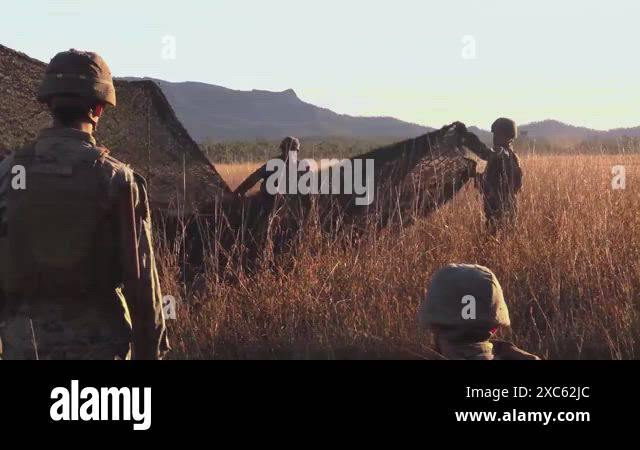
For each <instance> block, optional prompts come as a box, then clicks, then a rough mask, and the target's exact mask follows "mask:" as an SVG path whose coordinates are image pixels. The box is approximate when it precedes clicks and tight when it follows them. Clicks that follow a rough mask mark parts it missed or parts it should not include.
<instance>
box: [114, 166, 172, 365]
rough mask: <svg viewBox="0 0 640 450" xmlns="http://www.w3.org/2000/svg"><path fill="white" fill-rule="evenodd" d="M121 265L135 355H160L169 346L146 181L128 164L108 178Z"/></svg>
mask: <svg viewBox="0 0 640 450" xmlns="http://www.w3.org/2000/svg"><path fill="white" fill-rule="evenodd" d="M110 186H111V192H112V195H113V196H114V200H115V205H116V209H117V217H118V219H119V223H120V227H119V228H120V231H119V241H120V242H119V244H120V254H121V263H122V269H123V282H124V295H125V299H126V302H127V307H128V309H129V312H130V315H131V322H132V332H133V336H132V344H133V358H134V359H160V358H162V356H163V355H164V354H165V353H166V352H167V351H168V350H169V345H168V341H167V336H166V328H165V322H164V316H163V309H162V293H161V290H160V283H159V278H158V272H157V269H156V264H155V255H154V252H153V242H152V235H151V213H150V209H149V202H148V199H147V191H146V184H145V181H144V179H143V178H142V177H140V176H138V175H136V174H134V173H133V171H132V170H131V169H129V168H128V167H122V168H120V169H118V170H117V171H116V172H115V173H114V174H113V175H112V178H111V185H110Z"/></svg>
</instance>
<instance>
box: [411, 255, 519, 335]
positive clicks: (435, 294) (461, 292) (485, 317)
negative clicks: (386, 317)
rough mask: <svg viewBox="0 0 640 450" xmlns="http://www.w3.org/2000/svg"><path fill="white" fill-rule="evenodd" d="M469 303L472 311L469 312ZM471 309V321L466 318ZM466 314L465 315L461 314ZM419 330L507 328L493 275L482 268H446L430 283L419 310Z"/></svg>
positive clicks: (451, 265) (504, 307)
mask: <svg viewBox="0 0 640 450" xmlns="http://www.w3.org/2000/svg"><path fill="white" fill-rule="evenodd" d="M472 301H473V303H474V308H469V305H470V304H471V302H472ZM474 309H475V311H474V312H475V319H474V318H473V317H469V316H468V315H467V314H468V313H469V312H470V311H473V310H474ZM465 311H466V312H465ZM419 319H420V323H421V324H422V325H423V326H427V327H429V326H434V325H435V326H447V327H459V326H464V327H468V326H471V325H473V326H474V328H477V327H480V328H486V329H487V330H489V329H492V328H496V327H500V326H510V325H511V321H510V319H509V310H508V309H507V304H506V303H505V301H504V296H503V294H502V287H501V286H500V282H499V281H498V279H497V278H496V276H495V275H494V273H493V272H492V271H491V270H489V269H487V268H486V267H482V266H474V265H467V264H449V265H448V266H445V267H443V268H442V269H440V270H438V271H437V272H436V274H435V275H434V276H433V279H432V280H431V285H430V286H429V289H428V291H427V295H426V298H425V299H424V301H423V302H422V305H421V307H420V317H419Z"/></svg>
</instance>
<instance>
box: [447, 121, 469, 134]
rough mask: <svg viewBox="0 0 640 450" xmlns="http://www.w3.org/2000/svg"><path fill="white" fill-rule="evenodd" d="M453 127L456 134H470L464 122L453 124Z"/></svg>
mask: <svg viewBox="0 0 640 450" xmlns="http://www.w3.org/2000/svg"><path fill="white" fill-rule="evenodd" d="M451 127H453V129H454V130H455V131H456V133H459V134H461V135H464V134H467V133H468V132H469V131H468V130H467V126H466V125H465V124H464V123H462V122H453V123H452V124H451Z"/></svg>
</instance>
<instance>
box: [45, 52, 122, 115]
mask: <svg viewBox="0 0 640 450" xmlns="http://www.w3.org/2000/svg"><path fill="white" fill-rule="evenodd" d="M55 96H62V97H65V96H70V97H81V98H86V99H89V100H91V101H97V102H101V103H106V104H109V105H111V106H116V90H115V87H114V86H113V78H112V76H111V70H110V69H109V66H108V65H107V63H106V62H105V61H104V60H103V59H102V58H101V57H100V55H98V54H97V53H92V52H83V51H79V50H74V49H71V50H69V51H68V52H62V53H58V54H57V55H56V56H54V57H53V59H52V60H51V62H50V63H49V65H48V66H47V69H46V71H45V76H44V79H43V80H42V84H41V85H40V89H39V90H38V101H40V102H42V103H47V102H49V100H50V99H51V98H52V97H55Z"/></svg>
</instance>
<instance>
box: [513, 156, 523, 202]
mask: <svg viewBox="0 0 640 450" xmlns="http://www.w3.org/2000/svg"><path fill="white" fill-rule="evenodd" d="M511 155H512V158H513V159H512V164H513V191H514V192H515V193H516V194H517V193H518V192H520V191H521V190H522V167H520V158H518V155H516V154H515V153H513V152H511Z"/></svg>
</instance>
